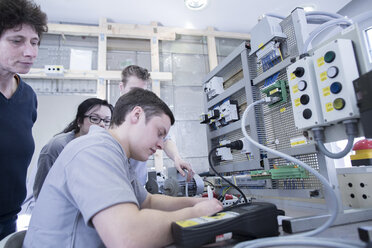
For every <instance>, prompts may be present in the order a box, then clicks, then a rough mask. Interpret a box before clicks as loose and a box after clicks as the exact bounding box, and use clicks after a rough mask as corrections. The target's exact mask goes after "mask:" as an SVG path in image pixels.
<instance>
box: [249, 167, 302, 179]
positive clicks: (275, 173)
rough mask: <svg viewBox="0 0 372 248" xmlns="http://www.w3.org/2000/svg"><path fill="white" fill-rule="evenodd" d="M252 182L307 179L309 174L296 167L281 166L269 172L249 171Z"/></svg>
mask: <svg viewBox="0 0 372 248" xmlns="http://www.w3.org/2000/svg"><path fill="white" fill-rule="evenodd" d="M251 178H252V180H262V179H296V178H300V179H302V178H309V173H308V171H307V170H305V169H304V168H302V167H299V166H297V165H283V166H280V167H276V168H274V169H270V170H256V171H251Z"/></svg>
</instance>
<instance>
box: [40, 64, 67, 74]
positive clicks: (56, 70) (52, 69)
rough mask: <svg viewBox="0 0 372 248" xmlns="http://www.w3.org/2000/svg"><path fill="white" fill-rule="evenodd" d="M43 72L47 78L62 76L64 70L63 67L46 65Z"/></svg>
mask: <svg viewBox="0 0 372 248" xmlns="http://www.w3.org/2000/svg"><path fill="white" fill-rule="evenodd" d="M44 72H45V74H46V75H48V76H63V74H64V68H63V65H46V66H44Z"/></svg>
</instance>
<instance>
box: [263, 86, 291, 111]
mask: <svg viewBox="0 0 372 248" xmlns="http://www.w3.org/2000/svg"><path fill="white" fill-rule="evenodd" d="M287 87H288V84H287V81H285V80H277V81H276V82H275V83H273V84H270V85H268V86H266V87H264V88H263V89H262V90H261V92H262V93H265V94H266V96H268V97H278V100H277V101H276V102H271V103H270V104H268V106H269V107H273V106H275V105H277V104H279V103H282V102H286V101H287V100H288V91H287Z"/></svg>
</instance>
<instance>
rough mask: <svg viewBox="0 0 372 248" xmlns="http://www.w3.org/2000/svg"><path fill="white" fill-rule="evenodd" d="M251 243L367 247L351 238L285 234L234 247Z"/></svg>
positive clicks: (254, 247)
mask: <svg viewBox="0 0 372 248" xmlns="http://www.w3.org/2000/svg"><path fill="white" fill-rule="evenodd" d="M248 243H250V244H249V247H250V248H258V247H275V246H285V247H288V246H294V247H298V246H299V245H306V246H313V247H330V248H359V247H360V248H362V247H366V243H364V242H362V241H351V240H342V241H340V240H336V239H330V238H321V237H317V238H316V239H315V238H313V237H302V238H301V239H298V238H296V239H294V238H292V237H291V236H285V237H283V238H280V240H279V238H268V239H265V240H264V241H262V240H253V241H247V242H242V243H239V244H237V245H236V246H234V248H243V247H247V246H246V245H247V244H248Z"/></svg>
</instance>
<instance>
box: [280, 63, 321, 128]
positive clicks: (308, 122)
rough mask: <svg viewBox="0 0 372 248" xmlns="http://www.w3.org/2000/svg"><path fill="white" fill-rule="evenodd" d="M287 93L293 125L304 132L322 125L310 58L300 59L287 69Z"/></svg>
mask: <svg viewBox="0 0 372 248" xmlns="http://www.w3.org/2000/svg"><path fill="white" fill-rule="evenodd" d="M287 77H288V80H289V91H290V95H291V101H292V109H293V116H294V121H295V125H296V127H297V128H298V129H300V130H306V129H309V128H311V127H314V126H319V125H322V124H323V117H322V111H321V109H320V103H319V95H318V87H317V82H316V79H315V72H314V67H313V59H312V57H305V58H302V59H300V60H298V61H296V62H295V63H293V64H292V65H290V66H288V67H287Z"/></svg>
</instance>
